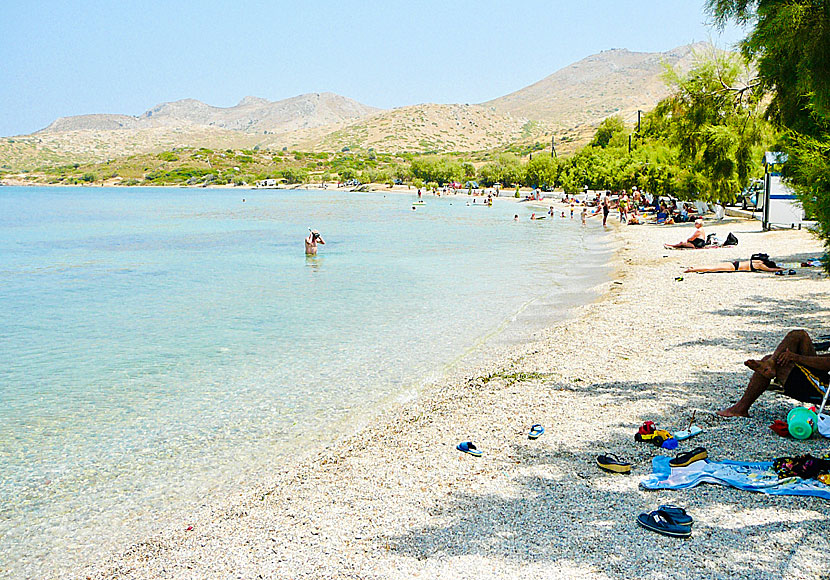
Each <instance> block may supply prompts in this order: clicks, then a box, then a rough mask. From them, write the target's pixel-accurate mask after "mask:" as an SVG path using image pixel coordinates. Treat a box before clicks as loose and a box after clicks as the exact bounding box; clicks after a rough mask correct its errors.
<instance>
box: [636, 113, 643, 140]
mask: <svg viewBox="0 0 830 580" xmlns="http://www.w3.org/2000/svg"><path fill="white" fill-rule="evenodd" d="M640 113H642V111H641V110H640V109H637V135H639V134H640Z"/></svg>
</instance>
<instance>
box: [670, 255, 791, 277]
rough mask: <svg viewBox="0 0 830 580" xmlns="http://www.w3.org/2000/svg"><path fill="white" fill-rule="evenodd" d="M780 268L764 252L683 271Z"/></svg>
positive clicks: (771, 269)
mask: <svg viewBox="0 0 830 580" xmlns="http://www.w3.org/2000/svg"><path fill="white" fill-rule="evenodd" d="M783 270H784V268H781V267H780V266H778V264H776V263H775V262H773V261H772V260H770V259H769V256H767V255H766V254H752V257H751V258H750V259H749V260H735V261H734V262H721V263H719V264H715V265H714V266H710V267H708V268H686V269H685V270H683V271H684V272H698V273H700V274H703V273H706V272H781V271H783Z"/></svg>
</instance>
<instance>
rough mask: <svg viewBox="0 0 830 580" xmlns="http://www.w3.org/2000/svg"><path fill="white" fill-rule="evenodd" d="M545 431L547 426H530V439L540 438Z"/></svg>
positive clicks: (528, 436) (528, 435)
mask: <svg viewBox="0 0 830 580" xmlns="http://www.w3.org/2000/svg"><path fill="white" fill-rule="evenodd" d="M544 432H545V428H544V427H542V426H541V425H533V426H531V428H530V433H528V434H527V438H528V439H538V438H539V437H540V436H541V435H542V433H544Z"/></svg>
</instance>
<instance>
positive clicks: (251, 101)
mask: <svg viewBox="0 0 830 580" xmlns="http://www.w3.org/2000/svg"><path fill="white" fill-rule="evenodd" d="M377 111H379V109H377V108H375V107H370V106H368V105H364V104H362V103H358V102H357V101H355V100H353V99H349V98H346V97H342V96H340V95H336V94H334V93H308V94H305V95H299V96H297V97H292V98H290V99H284V100H281V101H269V100H267V99H262V98H259V97H245V98H244V99H242V100H241V101H240V102H239V103H238V104H237V105H235V106H233V107H214V106H211V105H207V104H205V103H203V102H201V101H197V100H196V99H182V100H180V101H174V102H170V103H162V104H160V105H157V106H155V107H153V108H152V109H150V110H148V111H147V112H145V113H144V114H143V115H140V116H138V117H131V116H128V115H79V116H74V117H62V118H60V119H58V120H56V121H55V122H54V123H52V124H51V125H49V126H48V127H46V128H45V129H42V130H41V131H38V133H60V132H67V131H110V130H116V129H149V128H157V127H183V126H188V125H200V126H204V127H216V128H219V129H227V130H230V131H245V132H253V133H263V134H268V133H285V132H289V131H298V130H301V129H310V128H314V127H321V126H324V125H330V124H332V123H339V122H343V121H351V120H355V119H360V118H362V117H365V116H367V115H371V114H372V113H375V112H377Z"/></svg>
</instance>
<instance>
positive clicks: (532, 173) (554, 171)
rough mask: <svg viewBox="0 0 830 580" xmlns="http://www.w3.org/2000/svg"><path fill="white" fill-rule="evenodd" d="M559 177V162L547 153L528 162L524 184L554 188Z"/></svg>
mask: <svg viewBox="0 0 830 580" xmlns="http://www.w3.org/2000/svg"><path fill="white" fill-rule="evenodd" d="M558 178H559V164H558V163H557V161H556V160H555V159H553V158H551V157H548V156H547V155H537V156H536V157H534V158H533V159H531V160H530V161H529V162H528V163H527V167H526V168H525V178H524V184H525V185H528V186H530V187H541V188H544V189H547V188H553V187H555V186H556V184H557V179H558Z"/></svg>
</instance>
